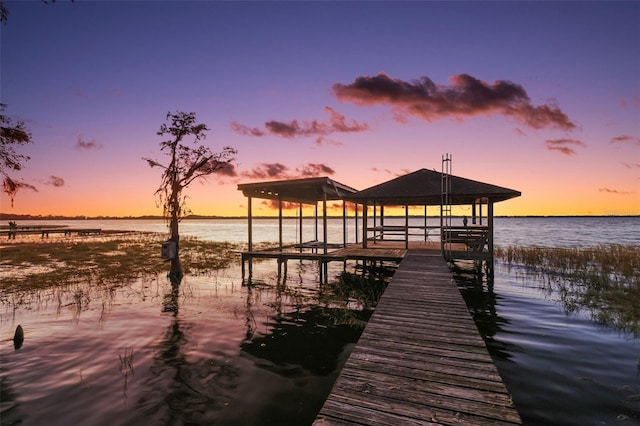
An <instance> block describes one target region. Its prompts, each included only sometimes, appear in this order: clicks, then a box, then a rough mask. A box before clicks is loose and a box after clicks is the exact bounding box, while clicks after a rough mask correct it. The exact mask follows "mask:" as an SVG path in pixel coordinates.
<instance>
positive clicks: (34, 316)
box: [0, 262, 388, 425]
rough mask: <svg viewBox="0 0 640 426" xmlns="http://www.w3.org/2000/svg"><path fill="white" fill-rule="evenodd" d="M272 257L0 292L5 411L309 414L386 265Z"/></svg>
mask: <svg viewBox="0 0 640 426" xmlns="http://www.w3.org/2000/svg"><path fill="white" fill-rule="evenodd" d="M274 270H275V267H274V264H271V263H270V262H264V263H261V264H259V265H257V266H256V271H257V272H256V276H260V278H261V281H255V282H253V283H250V284H248V285H247V284H244V283H243V282H242V279H241V277H240V275H241V273H240V266H239V265H233V266H231V267H228V268H224V269H220V270H217V271H213V272H211V273H209V274H204V275H187V276H185V277H184V278H183V279H182V280H181V281H173V282H171V281H170V280H168V279H167V278H165V277H164V276H160V275H158V276H157V277H155V278H152V279H137V280H134V281H133V282H127V283H123V284H122V285H121V286H110V287H109V290H108V291H107V289H106V288H101V287H100V286H96V285H95V284H89V283H87V284H86V285H82V284H77V283H75V284H73V286H72V287H69V288H65V287H64V286H58V287H56V288H49V289H39V290H34V291H31V292H29V293H7V294H3V295H2V299H0V308H1V310H0V331H1V332H2V336H3V337H4V336H8V337H11V335H12V333H13V330H15V327H16V325H17V324H22V326H23V327H24V333H25V341H24V344H23V346H22V348H20V349H19V350H15V349H14V347H13V342H12V341H10V340H7V341H2V342H1V346H0V355H1V357H2V364H1V365H0V392H1V395H0V397H1V398H0V400H1V402H0V418H1V419H2V424H3V425H5V424H7V425H11V424H21V425H33V424H50V423H51V419H56V423H58V424H92V425H107V424H108V425H117V424H217V425H236V424H243V425H305V424H311V423H312V422H313V420H314V418H315V416H316V415H317V413H318V411H319V410H320V408H321V406H322V404H323V402H324V400H325V398H326V397H327V395H328V394H329V392H330V390H331V387H332V386H333V383H334V381H335V379H336V377H337V375H338V373H339V370H340V368H341V367H342V365H343V364H344V362H345V361H346V359H347V358H348V355H349V353H350V352H351V349H352V347H353V346H354V344H355V342H356V341H357V339H358V337H359V336H360V334H361V332H362V330H363V328H364V325H365V324H366V321H367V320H368V318H369V316H370V315H371V312H372V308H373V307H374V306H375V304H376V302H377V298H378V297H379V295H380V294H381V292H382V291H381V290H382V289H383V288H384V286H385V285H386V283H385V282H384V280H385V279H386V280H388V277H384V276H383V275H380V276H377V275H375V274H367V273H365V274H364V275H362V272H360V271H358V274H351V273H347V272H343V271H342V270H332V271H331V275H330V276H331V277H333V278H332V279H331V280H330V281H329V282H328V283H325V284H323V285H319V283H318V282H317V277H318V270H317V267H316V265H313V264H311V265H310V264H309V263H302V262H301V263H300V264H297V263H296V264H292V265H290V266H289V269H288V271H289V275H288V277H287V278H286V279H284V277H278V276H277V275H274V274H273V271H274ZM378 279H381V280H383V282H381V283H379V282H377V280H378ZM338 290H340V291H338Z"/></svg>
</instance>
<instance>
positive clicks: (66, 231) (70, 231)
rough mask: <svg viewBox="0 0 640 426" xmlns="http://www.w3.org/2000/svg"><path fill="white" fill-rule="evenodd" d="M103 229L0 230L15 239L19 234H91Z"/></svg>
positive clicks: (98, 232)
mask: <svg viewBox="0 0 640 426" xmlns="http://www.w3.org/2000/svg"><path fill="white" fill-rule="evenodd" d="M101 233H102V229H100V228H89V229H86V228H85V229H79V228H78V229H76V228H37V227H35V228H18V229H9V230H2V231H0V235H7V236H8V237H9V239H15V238H16V236H17V235H37V234H40V236H41V237H42V238H45V237H48V236H49V234H64V235H71V234H78V235H90V234H101Z"/></svg>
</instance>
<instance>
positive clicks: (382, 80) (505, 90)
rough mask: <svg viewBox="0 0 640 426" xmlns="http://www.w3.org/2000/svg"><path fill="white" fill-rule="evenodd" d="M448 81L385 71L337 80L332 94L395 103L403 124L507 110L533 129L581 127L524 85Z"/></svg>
mask: <svg viewBox="0 0 640 426" xmlns="http://www.w3.org/2000/svg"><path fill="white" fill-rule="evenodd" d="M449 82H450V85H448V86H446V85H438V84H435V83H434V82H433V81H432V80H431V79H429V78H428V77H421V78H420V79H418V80H414V81H412V82H406V81H403V80H399V79H392V78H391V77H389V76H387V75H386V74H384V73H380V74H378V75H377V76H374V77H371V76H364V77H358V78H356V79H355V81H354V82H353V83H351V84H348V85H344V84H341V83H336V84H334V85H333V93H334V95H335V96H336V97H337V98H338V99H339V100H341V101H346V102H353V103H355V104H357V105H376V104H386V105H390V106H391V107H392V109H393V113H394V117H395V118H396V120H398V121H400V122H404V121H406V118H407V117H408V116H414V117H418V118H421V119H423V120H426V121H433V120H438V119H442V118H447V117H452V118H456V119H461V118H464V117H471V116H477V115H492V114H502V115H504V116H507V117H511V118H513V119H515V120H516V121H518V122H520V123H522V124H524V125H526V126H528V127H531V128H534V129H541V128H546V127H552V128H560V129H563V130H572V129H574V128H575V127H576V125H575V124H574V123H573V122H572V121H571V120H570V119H569V117H568V116H567V115H566V114H565V113H564V112H562V110H560V108H559V107H557V106H555V105H549V104H543V105H540V106H534V105H532V104H531V101H530V99H529V96H528V95H527V92H526V91H525V90H524V88H523V87H522V86H521V85H519V84H514V83H512V82H510V81H504V80H498V81H495V82H493V83H487V82H484V81H481V80H478V79H476V78H474V77H472V76H470V75H468V74H457V75H454V76H452V77H451V78H450V79H449Z"/></svg>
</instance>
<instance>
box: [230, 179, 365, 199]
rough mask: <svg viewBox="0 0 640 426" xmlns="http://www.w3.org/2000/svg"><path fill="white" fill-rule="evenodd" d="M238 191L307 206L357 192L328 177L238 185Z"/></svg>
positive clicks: (255, 196) (246, 194) (249, 195)
mask: <svg viewBox="0 0 640 426" xmlns="http://www.w3.org/2000/svg"><path fill="white" fill-rule="evenodd" d="M238 189H239V190H240V191H242V193H243V194H244V196H245V197H253V198H261V199H268V200H282V201H288V202H294V203H305V204H315V203H317V202H318V201H322V200H323V199H324V197H325V195H326V197H327V198H326V199H327V200H339V199H343V198H345V197H346V196H347V195H352V194H355V193H356V192H357V191H356V190H355V189H353V188H351V187H350V186H347V185H344V184H342V183H340V182H337V181H335V180H332V179H329V178H328V177H314V178H304V179H291V180H277V181H271V182H257V183H243V184H239V185H238Z"/></svg>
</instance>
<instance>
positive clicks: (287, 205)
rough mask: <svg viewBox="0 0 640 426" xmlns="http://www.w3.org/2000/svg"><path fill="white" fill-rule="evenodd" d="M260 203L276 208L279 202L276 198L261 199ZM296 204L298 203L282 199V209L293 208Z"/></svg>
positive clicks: (269, 207) (296, 206) (295, 207)
mask: <svg viewBox="0 0 640 426" xmlns="http://www.w3.org/2000/svg"><path fill="white" fill-rule="evenodd" d="M260 204H261V205H262V206H264V207H266V208H268V209H272V210H278V209H279V207H280V202H279V201H278V200H262V202H261V203H260ZM298 205H299V204H298V203H291V202H289V201H282V210H295V209H297V208H298Z"/></svg>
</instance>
